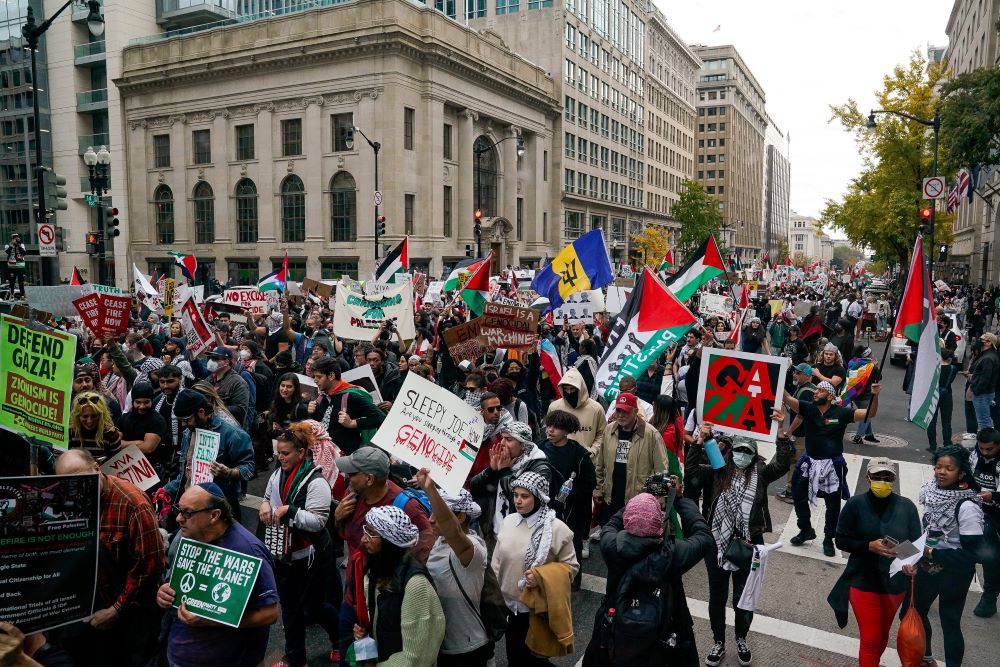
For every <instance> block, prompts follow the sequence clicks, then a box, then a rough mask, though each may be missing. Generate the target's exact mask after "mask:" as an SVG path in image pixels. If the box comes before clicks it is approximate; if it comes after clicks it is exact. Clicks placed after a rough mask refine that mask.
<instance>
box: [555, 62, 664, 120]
mask: <svg viewBox="0 0 1000 667" xmlns="http://www.w3.org/2000/svg"><path fill="white" fill-rule="evenodd" d="M563 69H564V76H565V77H566V83H567V84H569V86H570V87H573V86H576V88H577V89H578V90H579V91H580V92H581V93H583V94H584V95H590V97H592V98H593V99H595V100H600V101H601V102H602V103H603V104H606V105H608V106H610V107H611V109H612V110H613V111H617V112H619V113H620V114H622V115H623V116H628V117H629V119H630V120H632V122H633V123H639V124H640V125H641V124H642V123H643V122H644V121H645V115H646V110H645V108H644V107H643V106H642V105H641V104H639V103H638V102H636V101H635V100H634V99H632V98H631V97H629V96H628V94H627V93H624V92H621V91H619V90H618V89H617V88H615V87H614V86H612V85H610V84H608V82H607V81H604V80H603V79H601V78H599V77H598V76H597V75H596V74H591V73H589V72H588V71H587V70H586V69H584V68H583V67H579V66H578V65H577V64H576V63H575V62H573V61H572V60H570V59H569V58H567V59H566V61H565V65H564V68H563ZM640 88H641V86H640ZM638 95H639V97H642V92H641V91H640V92H639V93H638Z"/></svg>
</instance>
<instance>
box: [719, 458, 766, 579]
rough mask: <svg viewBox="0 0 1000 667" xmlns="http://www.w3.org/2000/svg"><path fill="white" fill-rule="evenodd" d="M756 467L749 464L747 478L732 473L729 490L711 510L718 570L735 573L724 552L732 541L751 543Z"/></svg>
mask: <svg viewBox="0 0 1000 667" xmlns="http://www.w3.org/2000/svg"><path fill="white" fill-rule="evenodd" d="M757 482H758V474H757V464H756V462H755V463H753V464H751V469H750V475H749V476H748V475H746V474H745V473H744V472H743V471H741V470H738V469H737V470H736V471H734V474H733V477H732V479H731V481H730V483H729V488H728V489H726V490H725V491H723V492H722V493H720V494H719V496H718V497H717V498H716V499H715V507H714V508H712V537H713V538H715V546H716V551H718V559H719V567H721V568H722V569H723V570H728V571H731V572H732V571H735V570H737V569H738V568H737V567H736V566H735V565H733V564H732V563H730V562H729V561H727V560H726V549H728V548H729V543H730V542H732V541H733V539H734V538H735V539H750V512H751V510H752V509H753V501H754V498H756V497H757Z"/></svg>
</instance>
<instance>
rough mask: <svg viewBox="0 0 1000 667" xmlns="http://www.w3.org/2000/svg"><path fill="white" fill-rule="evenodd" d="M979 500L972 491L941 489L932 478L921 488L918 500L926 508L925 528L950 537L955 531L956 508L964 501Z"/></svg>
mask: <svg viewBox="0 0 1000 667" xmlns="http://www.w3.org/2000/svg"><path fill="white" fill-rule="evenodd" d="M968 498H977V496H976V492H975V491H973V490H972V489H941V488H938V485H937V481H936V480H935V479H934V478H933V477H932V478H931V479H929V480H927V481H926V482H924V485H923V486H922V487H920V494H919V495H918V496H917V499H918V500H919V501H920V504H921V505H922V506H923V508H924V519H923V523H924V526H925V527H927V528H932V529H937V530H940V531H941V533H942V534H944V535H948V534H949V533H950V532H951V531H952V530H954V529H955V525H956V523H957V519H956V517H955V508H956V507H958V504H959V503H960V502H962V501H963V500H966V499H968Z"/></svg>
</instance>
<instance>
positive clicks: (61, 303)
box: [24, 285, 92, 317]
mask: <svg viewBox="0 0 1000 667" xmlns="http://www.w3.org/2000/svg"><path fill="white" fill-rule="evenodd" d="M24 291H25V294H26V295H27V297H28V305H29V306H31V307H32V308H34V309H35V310H44V311H45V312H47V313H52V314H53V315H56V316H58V317H76V316H77V313H76V308H75V307H74V306H73V300H74V299H79V298H80V297H81V296H84V295H85V294H90V293H91V292H92V289H91V286H90V285H26V286H25V288H24Z"/></svg>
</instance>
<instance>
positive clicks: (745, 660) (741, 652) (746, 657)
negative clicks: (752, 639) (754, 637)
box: [736, 638, 753, 667]
mask: <svg viewBox="0 0 1000 667" xmlns="http://www.w3.org/2000/svg"><path fill="white" fill-rule="evenodd" d="M736 657H737V658H739V661H740V665H742V667H750V664H751V663H752V662H753V653H751V652H750V644H748V643H747V640H746V638H743V639H739V638H737V639H736Z"/></svg>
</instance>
